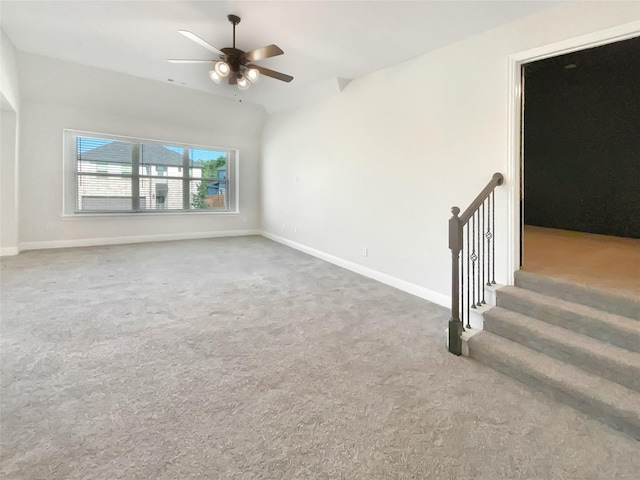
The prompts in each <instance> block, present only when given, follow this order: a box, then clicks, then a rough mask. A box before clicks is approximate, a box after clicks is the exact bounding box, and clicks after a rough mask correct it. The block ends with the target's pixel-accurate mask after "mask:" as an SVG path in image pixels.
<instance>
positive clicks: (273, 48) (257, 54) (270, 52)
mask: <svg viewBox="0 0 640 480" xmlns="http://www.w3.org/2000/svg"><path fill="white" fill-rule="evenodd" d="M283 53H284V52H283V51H282V49H281V48H280V47H279V46H277V45H267V46H266V47H261V48H256V49H255V50H251V51H250V52H247V53H245V54H244V55H242V58H244V59H246V60H247V61H248V62H257V61H258V60H262V59H263V58H270V57H276V56H278V55H282V54H283Z"/></svg>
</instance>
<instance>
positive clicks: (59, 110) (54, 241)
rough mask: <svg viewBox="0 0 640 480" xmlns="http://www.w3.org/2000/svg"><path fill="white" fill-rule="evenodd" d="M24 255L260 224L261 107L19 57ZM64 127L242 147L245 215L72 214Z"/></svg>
mask: <svg viewBox="0 0 640 480" xmlns="http://www.w3.org/2000/svg"><path fill="white" fill-rule="evenodd" d="M18 66H19V69H20V79H21V92H22V99H23V102H22V112H21V133H20V148H21V158H20V162H21V172H22V174H21V176H20V203H19V205H20V216H21V217H20V218H21V220H20V245H21V248H46V247H58V246H71V245H91V244H100V243H110V242H123V241H139V240H152V239H169V238H193V237H205V236H210V235H217V234H220V233H229V232H241V231H250V230H253V229H257V228H259V226H260V208H259V163H260V134H261V130H262V127H263V123H264V120H265V116H266V114H265V112H264V109H263V108H262V107H258V106H255V105H249V104H239V103H237V102H235V101H233V100H231V99H227V98H222V97H215V96H212V95H207V94H204V93H201V92H197V91H193V90H189V89H186V88H181V87H178V86H175V85H171V84H163V83H160V82H153V81H149V80H145V79H140V78H136V77H132V76H128V75H124V74H120V73H115V72H109V71H106V70H101V69H96V68H93V67H85V66H80V65H77V64H72V63H68V62H63V61H59V60H55V59H51V58H46V57H40V56H36V55H31V54H25V53H20V54H19V56H18ZM63 129H75V130H84V131H92V132H98V133H106V134H112V135H124V136H133V137H140V138H148V139H157V140H164V141H173V142H181V143H189V144H198V145H206V146H214V147H226V148H237V149H239V151H240V162H239V164H240V198H239V200H240V202H239V203H240V213H239V214H220V213H218V214H215V213H194V214H168V215H135V216H110V217H100V216H93V217H84V216H76V217H72V218H69V217H64V216H62V208H63V205H62V199H63V195H62V192H63V185H62V183H63V158H62V152H63V144H62V142H63Z"/></svg>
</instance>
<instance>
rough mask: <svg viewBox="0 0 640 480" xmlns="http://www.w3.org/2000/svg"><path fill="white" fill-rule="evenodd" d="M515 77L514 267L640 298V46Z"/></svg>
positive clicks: (525, 68) (589, 51)
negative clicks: (518, 90) (518, 112)
mask: <svg viewBox="0 0 640 480" xmlns="http://www.w3.org/2000/svg"><path fill="white" fill-rule="evenodd" d="M521 78H522V83H521V85H522V104H521V105H522V117H521V123H522V129H521V149H520V152H521V163H520V175H519V177H520V197H521V198H520V200H521V207H520V240H521V242H520V245H521V250H520V267H521V268H522V269H523V270H527V271H532V272H535V273H540V274H543V275H548V276H554V277H560V278H565V279H568V280H571V281H575V282H576V283H582V284H588V285H592V286H596V287H599V288H602V289H607V290H615V291H617V292H618V293H623V294H626V293H628V294H631V295H634V296H640V82H639V81H638V78H640V37H635V38H629V39H625V40H620V41H616V42H614V43H608V44H606V45H600V46H596V47H592V48H585V49H582V50H577V51H573V52H571V53H566V54H563V55H557V56H554V57H550V58H545V59H542V60H536V61H531V62H528V63H523V64H522V65H521Z"/></svg>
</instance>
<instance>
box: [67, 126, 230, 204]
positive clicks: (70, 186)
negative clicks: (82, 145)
mask: <svg viewBox="0 0 640 480" xmlns="http://www.w3.org/2000/svg"><path fill="white" fill-rule="evenodd" d="M78 137H92V138H98V139H103V140H114V141H121V142H129V143H132V144H140V143H145V144H148V143H155V144H159V145H171V146H176V147H182V148H183V149H184V150H185V151H188V149H189V148H199V149H207V150H215V151H220V152H226V153H227V165H226V176H227V189H228V190H229V191H228V192H227V195H228V208H227V209H170V210H169V209H168V210H143V209H139V210H130V211H122V210H121V211H118V210H104V211H98V210H90V211H81V210H77V198H78V182H77V152H76V148H77V138H78ZM239 157H240V152H239V150H238V149H234V148H227V147H214V146H210V145H199V144H190V143H184V142H174V141H164V140H157V139H149V138H140V137H129V136H122V135H112V134H107V133H97V132H88V131H82V130H70V129H65V130H63V202H62V203H63V212H62V215H63V216H68V217H89V216H131V215H203V214H204V215H237V214H238V213H239V212H240V209H239V198H240V191H239V177H240V175H239V173H240V172H239V163H240V162H239ZM182 167H183V168H182V177H183V181H184V182H185V184H186V183H188V179H189V178H190V177H188V175H189V170H190V169H189V168H184V165H183V166H182ZM134 178H138V176H135V175H132V177H131V179H132V194H133V192H134V191H136V189H135V188H134V187H133V183H134V181H133V179H134ZM185 195H186V193H185Z"/></svg>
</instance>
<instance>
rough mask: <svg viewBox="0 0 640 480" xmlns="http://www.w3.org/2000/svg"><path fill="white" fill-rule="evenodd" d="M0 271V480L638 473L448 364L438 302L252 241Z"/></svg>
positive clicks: (593, 439)
mask: <svg viewBox="0 0 640 480" xmlns="http://www.w3.org/2000/svg"><path fill="white" fill-rule="evenodd" d="M442 255H444V256H446V255H447V251H446V248H443V251H442ZM1 263H2V271H1V275H2V277H1V287H2V289H1V294H2V297H1V302H2V303H1V314H2V325H1V327H2V331H1V333H2V397H1V403H2V404H1V406H2V417H1V432H0V433H1V442H2V445H1V446H2V451H1V461H2V468H1V473H2V477H3V478H7V479H47V480H53V479H134V478H136V479H138V478H139V479H187V478H210V479H219V478H220V479H226V478H233V479H271V478H273V479H316V478H317V479H324V478H327V479H328V478H331V479H334V478H344V479H386V478H393V479H396V478H397V479H405V478H406V479H410V478H411V479H421V478H433V479H438V480H440V479H472V478H473V479H491V480H497V479H501V478H504V479H520V478H538V479H556V478H557V479H560V478H561V479H580V480H586V479H603V480H604V479H613V478H615V479H636V478H637V474H638V472H639V471H640V455H638V453H639V452H640V443H638V442H636V441H635V440H632V439H630V438H628V437H625V436H624V435H622V434H620V433H618V432H616V431H614V430H611V429H609V428H608V427H606V426H604V425H603V424H601V423H600V422H597V421H596V420H592V419H590V418H589V417H587V416H585V415H582V414H580V413H578V412H577V411H575V410H573V409H571V408H570V407H567V406H565V405H562V404H559V403H557V402H555V401H554V400H552V399H549V398H547V397H545V396H544V395H542V394H538V393H534V392H532V391H530V390H528V389H527V388H526V387H525V386H523V385H521V384H519V383H517V382H516V381H515V380H512V379H510V378H508V377H505V376H503V375H501V374H500V373H497V372H496V371H494V370H492V369H490V368H488V367H485V366H483V365H480V364H478V363H475V362H474V361H472V360H469V359H466V358H459V357H455V356H453V355H450V354H449V353H447V351H446V349H445V347H444V343H445V338H444V328H445V327H446V323H447V320H448V312H447V311H446V310H445V309H444V308H441V307H439V306H436V305H433V304H431V303H429V302H427V301H424V300H421V299H419V298H416V297H413V296H411V295H409V294H406V293H403V292H401V291H398V290H395V289H393V288H391V287H387V286H385V285H382V284H379V283H377V282H375V281H372V280H369V279H366V278H363V277H360V276H358V275H356V274H354V273H351V272H349V271H346V270H342V269H340V268H338V267H335V266H333V265H330V264H328V263H325V262H323V261H320V260H318V259H315V258H313V257H309V256H307V255H304V254H302V253H300V252H297V251H295V250H291V249H289V248H287V247H284V246H282V245H279V244H276V243H273V242H271V241H269V240H266V239H264V238H261V237H244V238H224V239H212V240H196V241H182V242H166V243H154V244H144V245H123V246H110V247H92V248H76V249H67V250H55V251H33V252H25V253H22V254H20V255H19V256H18V257H11V258H3V259H2V262H1Z"/></svg>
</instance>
